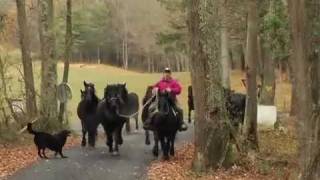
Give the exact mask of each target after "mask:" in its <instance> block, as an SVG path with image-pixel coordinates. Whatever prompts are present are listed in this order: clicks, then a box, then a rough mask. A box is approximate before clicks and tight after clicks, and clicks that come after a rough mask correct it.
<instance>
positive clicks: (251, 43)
mask: <svg viewBox="0 0 320 180" xmlns="http://www.w3.org/2000/svg"><path fill="white" fill-rule="evenodd" d="M257 20H258V15H257V2H256V0H249V1H248V32H247V33H248V35H247V53H246V56H247V58H246V59H247V68H246V78H247V105H246V113H245V135H246V139H247V142H248V144H247V145H248V148H249V149H250V150H258V149H259V146H258V132H257V80H256V77H257V71H256V69H257V59H258V54H257V52H258V49H257V47H258V44H257V43H258V39H257V37H258V21H257Z"/></svg>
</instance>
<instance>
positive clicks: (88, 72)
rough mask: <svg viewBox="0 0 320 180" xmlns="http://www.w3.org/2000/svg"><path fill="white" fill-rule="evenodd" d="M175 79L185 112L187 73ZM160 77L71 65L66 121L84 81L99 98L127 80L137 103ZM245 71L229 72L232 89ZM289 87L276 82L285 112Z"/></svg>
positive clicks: (13, 71) (15, 88)
mask: <svg viewBox="0 0 320 180" xmlns="http://www.w3.org/2000/svg"><path fill="white" fill-rule="evenodd" d="M34 72H35V83H36V89H37V91H38V92H40V91H39V87H40V63H39V62H36V63H34ZM62 73H63V64H62V63H59V64H58V82H59V83H60V82H61V79H62ZM8 74H10V75H11V77H12V78H11V81H10V82H12V83H11V85H10V86H11V87H10V91H9V93H10V95H11V97H19V94H20V95H21V90H19V89H22V88H23V83H22V81H20V83H18V82H19V81H18V79H19V77H20V76H19V74H18V73H17V68H16V67H11V68H10V69H9V71H8ZM173 76H174V78H176V79H178V80H179V81H180V82H181V85H182V87H183V91H182V94H181V95H180V96H179V97H178V99H179V101H180V104H181V106H182V107H183V109H184V112H185V114H186V113H187V86H188V85H190V73H188V72H181V73H173ZM161 77H162V74H161V73H154V74H150V73H139V72H133V71H125V70H123V69H120V68H116V67H112V66H108V65H96V64H86V65H84V64H71V65H70V72H69V85H70V87H71V89H72V96H73V98H72V100H71V101H69V103H68V111H69V112H70V116H69V120H70V121H71V122H72V121H76V120H77V119H78V117H77V115H76V108H77V104H78V102H79V101H80V89H82V88H83V81H84V80H86V81H89V82H92V83H94V84H95V86H96V90H97V94H98V96H99V97H100V98H102V95H103V89H104V88H105V87H106V85H107V84H108V83H109V84H112V83H122V82H126V83H127V88H128V90H129V91H130V92H135V93H137V94H138V95H139V97H140V102H141V99H142V97H143V96H144V94H145V90H146V87H147V86H149V85H152V84H154V83H156V82H157V81H158V80H159V79H160V78H161ZM243 77H244V74H243V73H242V72H240V71H232V74H231V86H232V89H234V90H236V91H239V92H244V93H245V88H244V87H243V85H242V83H241V80H240V79H241V78H243ZM290 89H291V86H290V84H289V83H283V82H281V83H279V82H277V91H276V105H277V107H278V108H279V110H281V111H286V110H287V109H288V107H287V106H286V107H283V106H284V104H290V97H291V96H290V92H291V90H290Z"/></svg>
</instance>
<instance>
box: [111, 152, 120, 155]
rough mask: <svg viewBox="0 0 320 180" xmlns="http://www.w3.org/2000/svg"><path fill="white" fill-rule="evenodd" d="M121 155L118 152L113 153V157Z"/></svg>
mask: <svg viewBox="0 0 320 180" xmlns="http://www.w3.org/2000/svg"><path fill="white" fill-rule="evenodd" d="M119 155H120V153H119V152H118V151H114V152H113V153H112V156H119Z"/></svg>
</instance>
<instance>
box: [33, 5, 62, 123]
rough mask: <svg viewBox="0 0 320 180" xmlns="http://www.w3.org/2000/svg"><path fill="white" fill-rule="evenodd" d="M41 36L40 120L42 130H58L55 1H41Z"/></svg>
mask: <svg viewBox="0 0 320 180" xmlns="http://www.w3.org/2000/svg"><path fill="white" fill-rule="evenodd" d="M38 3H39V35H40V45H41V95H40V119H41V121H43V123H42V126H43V127H42V128H45V129H54V128H57V127H58V126H57V125H59V124H57V110H58V108H57V106H58V102H57V94H56V86H57V60H56V51H55V32H54V23H53V20H54V10H53V6H54V4H53V0H39V1H38Z"/></svg>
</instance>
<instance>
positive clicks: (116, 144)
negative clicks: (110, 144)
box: [112, 129, 120, 156]
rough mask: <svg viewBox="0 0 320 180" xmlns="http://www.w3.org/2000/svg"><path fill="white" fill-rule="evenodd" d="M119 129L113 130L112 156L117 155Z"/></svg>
mask: <svg viewBox="0 0 320 180" xmlns="http://www.w3.org/2000/svg"><path fill="white" fill-rule="evenodd" d="M118 131H120V129H116V130H115V132H113V139H114V141H115V143H114V144H115V145H114V152H113V154H112V155H114V156H118V155H119V140H120V136H119V132H118Z"/></svg>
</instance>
